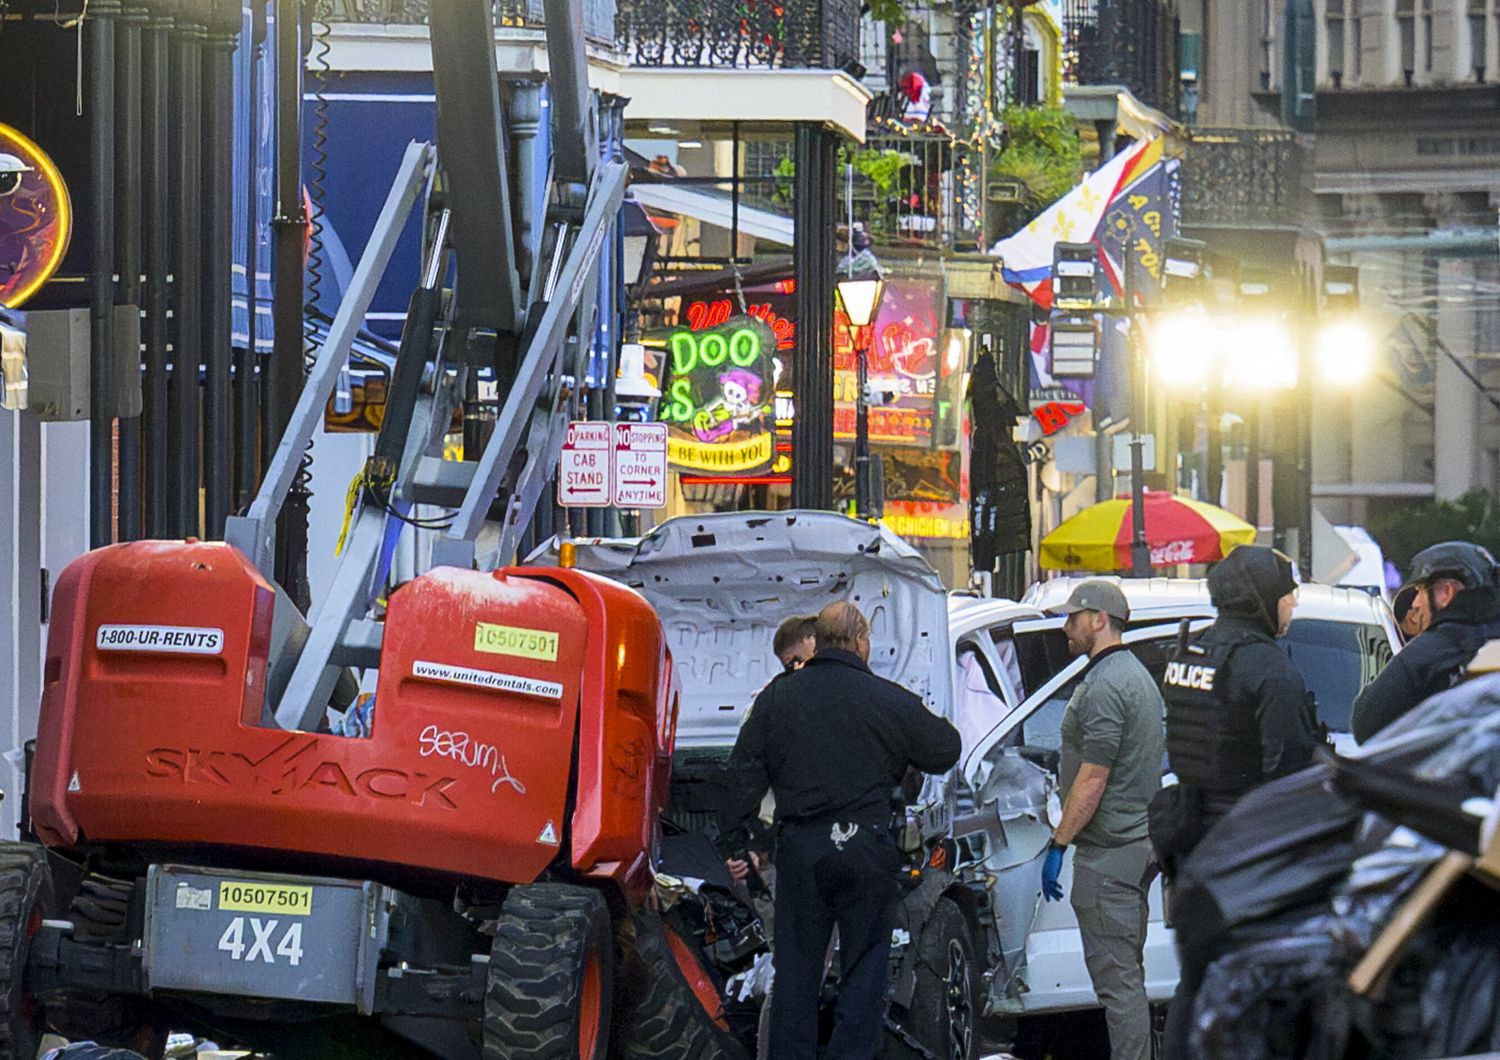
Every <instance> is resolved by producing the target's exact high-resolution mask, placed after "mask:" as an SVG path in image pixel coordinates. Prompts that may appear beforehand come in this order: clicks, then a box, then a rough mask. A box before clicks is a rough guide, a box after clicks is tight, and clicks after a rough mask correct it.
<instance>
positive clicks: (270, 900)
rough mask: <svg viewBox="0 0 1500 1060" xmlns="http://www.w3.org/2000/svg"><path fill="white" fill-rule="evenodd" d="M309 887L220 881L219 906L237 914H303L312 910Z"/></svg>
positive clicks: (310, 889)
mask: <svg viewBox="0 0 1500 1060" xmlns="http://www.w3.org/2000/svg"><path fill="white" fill-rule="evenodd" d="M312 894H313V889H312V888H311V887H299V886H297V885H295V884H290V883H251V882H249V881H245V882H237V881H234V880H221V881H220V882H219V908H220V909H229V910H232V911H234V912H236V913H281V914H284V915H286V916H306V915H307V914H309V913H311V912H312Z"/></svg>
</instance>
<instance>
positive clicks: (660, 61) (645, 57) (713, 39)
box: [615, 0, 859, 69]
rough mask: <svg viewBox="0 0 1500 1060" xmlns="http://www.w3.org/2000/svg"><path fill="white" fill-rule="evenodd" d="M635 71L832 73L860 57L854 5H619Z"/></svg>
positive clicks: (619, 23)
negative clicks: (720, 69)
mask: <svg viewBox="0 0 1500 1060" xmlns="http://www.w3.org/2000/svg"><path fill="white" fill-rule="evenodd" d="M615 31H616V38H617V39H618V41H619V45H620V47H621V48H622V49H623V50H624V51H625V53H626V54H627V55H628V56H629V58H630V61H631V62H632V63H634V64H635V65H637V66H709V67H784V68H788V69H838V68H841V67H843V66H845V64H847V63H850V62H852V61H854V60H856V59H857V58H858V52H859V0H619V15H618V17H617V19H616V22H615Z"/></svg>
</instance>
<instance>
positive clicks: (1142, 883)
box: [1042, 580, 1165, 1060]
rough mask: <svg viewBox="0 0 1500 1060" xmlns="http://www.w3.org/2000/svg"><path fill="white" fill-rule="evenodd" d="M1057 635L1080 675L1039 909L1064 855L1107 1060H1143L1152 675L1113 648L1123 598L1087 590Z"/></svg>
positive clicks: (1065, 736)
mask: <svg viewBox="0 0 1500 1060" xmlns="http://www.w3.org/2000/svg"><path fill="white" fill-rule="evenodd" d="M1057 610H1058V613H1060V614H1066V615H1067V616H1068V621H1067V624H1066V625H1064V626H1063V631H1064V632H1065V633H1066V634H1067V637H1068V648H1069V649H1070V650H1071V651H1072V652H1073V653H1074V654H1075V655H1087V656H1088V657H1089V663H1088V666H1087V667H1085V669H1084V671H1083V674H1082V676H1081V677H1080V679H1079V682H1078V687H1077V689H1076V690H1075V691H1074V692H1073V695H1072V698H1070V699H1069V700H1068V706H1067V710H1066V711H1065V712H1064V713H1063V721H1062V764H1061V773H1062V776H1061V780H1062V790H1063V796H1064V800H1065V801H1064V803H1063V815H1062V822H1061V823H1060V824H1059V825H1058V826H1057V828H1055V829H1054V830H1053V832H1052V845H1051V846H1050V847H1049V848H1048V850H1047V857H1046V860H1045V861H1044V862H1043V866H1042V892H1043V894H1045V895H1046V897H1047V900H1048V901H1058V900H1060V899H1061V898H1062V896H1063V889H1062V884H1061V883H1060V882H1059V881H1058V876H1059V875H1060V874H1061V872H1062V865H1063V856H1064V854H1065V853H1066V851H1067V849H1068V847H1070V846H1072V847H1074V854H1073V894H1072V902H1073V911H1074V912H1075V913H1076V914H1077V915H1078V930H1079V933H1080V934H1081V935H1082V937H1083V956H1084V961H1085V962H1086V963H1087V964H1088V969H1089V977H1090V978H1091V979H1092V980H1093V982H1094V993H1095V994H1097V995H1098V996H1099V1001H1100V1003H1101V1004H1102V1005H1103V1006H1104V1013H1105V1020H1106V1022H1107V1023H1108V1025H1109V1044H1110V1053H1111V1055H1112V1056H1113V1057H1114V1060H1149V1057H1150V1055H1151V1008H1150V1004H1149V1003H1148V1002H1147V1000H1146V973H1145V966H1144V951H1145V946H1146V917H1147V900H1146V895H1147V888H1148V886H1149V885H1150V882H1151V877H1152V876H1153V875H1154V874H1155V866H1154V865H1153V863H1152V858H1151V843H1150V841H1149V839H1148V838H1147V835H1146V805H1147V804H1148V803H1149V802H1150V801H1151V797H1152V796H1153V795H1155V794H1156V791H1157V789H1158V788H1160V787H1161V763H1162V742H1163V736H1162V717H1163V715H1164V712H1165V707H1164V705H1163V703H1162V698H1161V692H1160V691H1159V690H1158V689H1157V687H1156V682H1155V681H1154V680H1152V678H1151V673H1150V671H1148V670H1147V669H1146V667H1145V666H1143V665H1142V664H1141V662H1140V660H1139V659H1137V658H1136V657H1135V656H1134V655H1132V654H1131V653H1130V652H1129V651H1128V650H1127V649H1126V648H1125V646H1124V645H1123V644H1122V643H1121V642H1120V634H1121V633H1123V632H1124V630H1125V623H1126V621H1127V620H1128V619H1129V618H1130V609H1129V607H1128V605H1127V604H1126V602H1125V594H1124V593H1122V592H1121V591H1120V589H1119V587H1118V586H1116V585H1114V584H1112V583H1110V582H1107V581H1097V580H1096V581H1086V582H1083V583H1082V584H1080V585H1079V586H1078V587H1077V588H1076V589H1074V590H1073V593H1072V595H1071V596H1069V597H1068V602H1067V603H1065V604H1063V605H1062V607H1060V608H1058V609H1057Z"/></svg>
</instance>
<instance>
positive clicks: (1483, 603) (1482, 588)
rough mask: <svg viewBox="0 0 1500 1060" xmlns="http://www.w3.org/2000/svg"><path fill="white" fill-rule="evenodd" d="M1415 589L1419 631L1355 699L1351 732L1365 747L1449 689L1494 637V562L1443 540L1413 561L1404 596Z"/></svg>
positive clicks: (1498, 618)
mask: <svg viewBox="0 0 1500 1060" xmlns="http://www.w3.org/2000/svg"><path fill="white" fill-rule="evenodd" d="M1408 590H1415V593H1416V596H1415V599H1414V601H1413V603H1412V607H1413V609H1415V608H1419V607H1420V608H1425V610H1426V612H1427V614H1428V616H1429V619H1428V625H1427V628H1426V629H1425V630H1423V631H1422V633H1420V634H1419V635H1418V636H1416V637H1413V638H1412V640H1411V641H1410V643H1408V644H1407V645H1406V647H1404V648H1402V649H1401V651H1400V652H1398V653H1397V654H1396V655H1395V656H1394V657H1393V658H1392V659H1391V661H1390V662H1389V663H1387V664H1386V667H1385V669H1384V670H1382V671H1381V672H1380V675H1379V676H1378V677H1376V678H1375V680H1373V681H1371V682H1370V683H1369V684H1368V685H1366V686H1365V689H1364V691H1363V692H1361V693H1360V694H1359V698H1358V699H1356V700H1355V701H1354V711H1353V713H1351V714H1350V716H1349V727H1350V729H1351V730H1353V732H1354V738H1355V739H1356V740H1358V741H1359V742H1360V743H1364V742H1365V741H1366V740H1368V739H1370V737H1372V736H1374V735H1375V734H1376V733H1378V732H1379V731H1380V730H1381V729H1383V728H1385V727H1386V726H1387V725H1389V724H1390V723H1391V722H1393V721H1395V720H1396V719H1397V718H1399V717H1401V716H1402V715H1403V714H1405V713H1406V712H1407V711H1409V710H1411V708H1412V707H1415V706H1416V705H1417V704H1418V703H1420V702H1422V700H1424V699H1426V698H1427V697H1428V696H1431V695H1435V694H1436V693H1438V692H1442V691H1443V690H1445V689H1448V688H1451V687H1453V684H1454V682H1455V681H1456V680H1457V679H1458V674H1459V670H1460V669H1461V668H1462V667H1463V666H1464V664H1465V663H1467V662H1468V661H1469V660H1470V659H1472V658H1473V657H1474V653H1475V652H1477V651H1478V650H1479V649H1480V648H1481V647H1482V646H1483V645H1484V642H1485V641H1487V640H1490V639H1491V638H1493V637H1500V589H1497V587H1496V585H1495V559H1494V557H1493V556H1491V555H1490V553H1489V551H1488V550H1487V549H1484V548H1481V547H1480V546H1478V545H1473V544H1470V543H1469V542H1467V541H1444V542H1442V543H1441V544H1437V545H1432V546H1431V547H1429V548H1424V549H1423V550H1422V551H1421V552H1418V553H1417V554H1416V555H1415V556H1413V557H1412V561H1411V577H1410V578H1408V579H1407V580H1406V585H1405V586H1404V587H1403V589H1402V592H1406V591H1408Z"/></svg>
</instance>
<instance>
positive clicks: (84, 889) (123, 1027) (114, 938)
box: [46, 873, 167, 1058]
mask: <svg viewBox="0 0 1500 1060" xmlns="http://www.w3.org/2000/svg"><path fill="white" fill-rule="evenodd" d="M134 889H135V885H134V883H133V882H132V881H130V880H116V879H111V878H109V877H107V876H100V875H97V874H94V873H90V874H89V875H87V876H85V877H84V878H83V880H82V881H81V882H80V883H79V885H78V892H77V893H76V894H75V895H73V898H72V900H71V901H70V902H69V903H68V911H67V914H66V915H67V919H69V920H71V921H72V922H73V938H74V939H75V940H76V941H79V942H89V943H95V944H97V945H99V946H101V947H102V946H108V945H116V946H119V945H129V943H130V933H129V930H128V923H127V920H128V917H129V912H130V898H131V893H132V891H133V890H134ZM46 1009H47V1021H48V1023H49V1024H50V1025H51V1027H52V1029H54V1030H55V1031H57V1032H58V1033H59V1034H61V1035H62V1036H63V1037H65V1038H68V1039H69V1040H71V1041H75V1042H77V1041H84V1040H88V1041H90V1042H92V1043H93V1044H94V1045H95V1046H96V1047H101V1048H103V1047H114V1048H117V1049H129V1050H134V1052H132V1053H131V1054H130V1055H132V1056H133V1055H135V1054H136V1053H141V1054H144V1055H146V1056H148V1057H152V1058H159V1057H160V1056H161V1055H162V1053H163V1052H165V1051H166V1047H167V1031H166V1028H164V1027H158V1026H156V1024H155V1018H154V1014H153V1012H152V1010H151V1007H150V1004H149V1003H148V1002H147V1001H146V1000H145V999H143V998H138V997H126V996H124V995H121V994H109V993H105V992H103V991H98V990H76V989H75V990H68V991H66V992H58V993H55V994H50V995H48V997H47V998H46ZM62 1055H64V1056H68V1057H71V1056H72V1055H73V1054H72V1053H65V1054H62Z"/></svg>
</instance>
